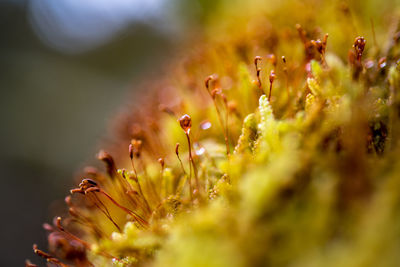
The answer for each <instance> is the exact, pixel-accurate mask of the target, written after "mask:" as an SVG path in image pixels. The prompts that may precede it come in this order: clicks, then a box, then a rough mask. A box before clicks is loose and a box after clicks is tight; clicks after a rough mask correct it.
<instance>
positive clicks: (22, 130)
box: [0, 0, 214, 266]
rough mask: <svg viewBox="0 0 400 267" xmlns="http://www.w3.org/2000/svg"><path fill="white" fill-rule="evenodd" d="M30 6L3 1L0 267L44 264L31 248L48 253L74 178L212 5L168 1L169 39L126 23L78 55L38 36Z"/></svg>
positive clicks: (140, 25)
mask: <svg viewBox="0 0 400 267" xmlns="http://www.w3.org/2000/svg"><path fill="white" fill-rule="evenodd" d="M37 1H41V0H37ZM143 1H145V0H143ZM32 2H33V1H22V0H21V1H5V0H3V1H0V34H1V40H0V94H1V96H0V137H1V138H0V179H1V193H0V206H1V216H0V218H1V220H0V236H1V243H0V266H23V265H24V261H25V259H28V258H29V259H32V261H33V262H36V263H40V262H43V261H41V260H40V259H39V258H38V257H37V256H35V255H34V254H33V252H32V244H33V243H37V244H38V246H39V247H40V248H43V249H46V248H47V241H46V233H45V231H44V230H43V228H42V224H43V223H44V222H49V221H50V220H51V219H52V216H53V215H54V214H55V213H56V211H59V209H60V206H61V205H62V203H63V199H64V197H65V195H67V194H68V192H69V189H70V188H71V187H72V186H73V177H74V174H75V173H76V171H77V170H79V168H81V167H83V166H84V165H85V163H88V162H89V163H90V162H93V161H95V160H94V155H95V153H96V152H97V151H98V149H99V147H100V145H99V143H100V142H101V139H102V138H104V137H105V136H106V135H107V127H108V125H109V122H110V120H111V119H112V117H113V114H115V113H116V112H117V111H118V109H119V108H120V106H121V105H123V103H124V101H126V97H127V96H128V95H129V96H131V95H132V92H133V90H136V89H135V88H134V86H133V85H134V84H135V81H140V77H141V76H142V75H144V74H146V77H148V76H149V75H152V74H151V72H154V75H156V72H157V71H158V70H157V68H154V66H157V65H161V64H162V62H163V61H164V60H165V59H167V58H168V57H171V56H172V55H173V52H174V48H175V47H176V44H177V43H179V42H180V40H181V39H184V38H185V34H186V33H188V32H190V29H191V27H192V26H193V25H196V23H199V22H200V21H201V20H202V19H204V14H205V13H206V12H205V10H206V9H207V6H209V5H213V4H214V3H212V1H193V2H192V3H191V4H188V3H187V2H186V3H185V2H184V1H183V2H182V3H180V2H179V1H174V6H173V8H171V10H166V11H165V12H170V13H169V14H167V15H169V16H171V14H175V17H176V16H179V14H184V15H182V16H180V17H179V20H175V22H174V23H176V24H175V25H174V27H175V28H178V29H175V30H173V32H172V33H171V32H167V33H166V32H165V31H164V32H163V30H162V29H161V30H160V29H157V28H156V27H154V26H152V25H149V24H147V23H144V22H135V23H130V24H129V26H125V27H124V28H123V29H122V30H120V31H119V32H118V34H116V35H114V36H113V37H112V38H110V39H109V40H107V41H106V42H103V43H101V44H100V45H97V46H94V47H92V48H87V47H86V48H85V51H83V52H82V51H79V53H78V52H76V51H75V52H71V51H70V50H65V51H63V50H62V49H60V48H59V47H52V46H51V43H49V42H47V43H46V42H43V38H39V37H38V35H37V30H35V29H34V27H33V25H32V21H31V19H30V13H29V12H30V9H29V7H30V4H32ZM53 2H54V1H53ZM55 2H57V1H55ZM110 2H112V1H111V0H110ZM171 3H172V1H171ZM174 12H175V13H174ZM46 19H47V23H48V24H49V25H52V23H53V22H52V20H51V16H49V17H48V18H46ZM87 19H90V18H87ZM189 22H190V23H189ZM183 24H184V25H185V27H186V28H185V29H183V28H182V27H181V28H179V27H180V25H183ZM188 25H189V26H188ZM190 25H192V26H190ZM198 25H199V24H198ZM99 27H101V25H99ZM72 43H73V42H72ZM49 44H50V45H49ZM67 45H68V43H67V44H66V46H67ZM149 72H150V74H149ZM139 93H140V92H135V94H139ZM132 101H134V99H132Z"/></svg>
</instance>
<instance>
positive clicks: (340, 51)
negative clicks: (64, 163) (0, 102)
mask: <svg viewBox="0 0 400 267" xmlns="http://www.w3.org/2000/svg"><path fill="white" fill-rule="evenodd" d="M246 2H247V1H246ZM399 7H400V3H398V2H397V1H383V2H382V1H347V2H337V1H311V0H308V1H282V2H281V1H249V2H248V3H237V2H236V1H233V2H229V1H226V2H222V3H221V4H220V5H219V6H218V8H216V9H215V10H213V12H215V14H213V15H210V17H209V18H208V19H207V20H206V22H205V24H206V26H205V31H204V35H203V36H202V37H199V40H196V41H197V42H196V44H195V45H194V47H192V48H191V49H188V51H187V52H185V53H184V54H183V55H182V56H181V57H179V58H178V59H177V60H176V61H174V62H173V64H171V67H169V68H167V69H168V73H167V75H166V76H165V77H159V80H158V81H156V82H152V83H149V84H150V85H146V86H149V87H153V88H154V90H155V93H154V94H151V95H150V96H149V97H148V98H145V97H144V98H143V99H144V100H143V101H138V102H135V108H127V110H126V111H124V112H123V114H122V115H121V117H122V118H119V119H118V120H117V123H116V125H117V126H118V128H117V133H116V134H115V139H114V142H113V143H112V145H109V148H110V149H109V151H110V154H111V155H112V156H113V157H111V156H110V155H109V154H107V153H105V154H104V153H103V154H100V155H99V158H100V159H101V160H103V161H104V162H105V163H106V166H107V171H106V172H104V173H102V172H99V171H97V170H93V169H90V170H86V174H85V176H84V177H85V178H86V177H87V178H90V179H92V180H93V181H95V184H91V183H90V182H86V183H82V184H81V185H80V187H79V188H78V189H77V190H75V193H78V194H76V196H75V194H74V195H73V196H72V198H68V200H67V204H68V205H69V208H70V213H71V209H72V211H73V212H72V213H71V216H70V217H69V218H65V220H63V222H62V226H61V225H59V224H60V222H59V223H58V224H57V223H55V226H48V229H49V231H52V232H56V233H61V234H63V235H64V236H63V237H58V238H57V239H55V238H54V236H53V237H51V238H49V242H50V252H51V253H52V255H54V256H56V257H58V258H60V260H61V261H64V262H65V263H66V264H70V265H76V266H84V265H90V264H93V265H95V266H110V265H111V264H114V265H115V266H182V267H186V266H397V265H398V263H399V262H400V253H398V252H399V249H400V162H399V160H398V158H399V157H400V147H399V138H400V124H399V119H400V112H399V111H400V96H399V90H400V67H399V66H398V63H397V60H399V59H400V54H399V52H400V51H399V49H398V47H399V43H398V41H399V36H400V33H399V32H398V31H399V28H398V26H399V25H398V19H399V16H398V11H399V10H400V9H399ZM371 21H372V23H371ZM296 24H298V25H297V26H295V25H296ZM300 25H301V26H300ZM296 28H297V29H296ZM325 33H328V34H329V37H328V38H327V39H324V35H325ZM361 36H363V37H364V38H361ZM365 40H366V43H363V42H364V41H365ZM326 41H327V42H326ZM362 44H365V47H364V46H362ZM256 56H259V57H261V59H259V60H255V57H256ZM282 56H284V60H283V59H282V58H281V57H282ZM255 61H256V64H255ZM258 70H259V71H258ZM257 72H258V73H259V75H257ZM210 75H212V76H210ZM184 114H188V115H189V116H190V123H191V125H189V122H188V121H186V120H187V117H185V118H183V117H181V116H182V115H184ZM180 118H181V119H180ZM131 140H133V141H131ZM188 141H190V147H189V145H188ZM176 143H179V146H177V145H176ZM129 144H131V146H130V147H129V151H128V145H129ZM129 153H130V154H129ZM130 156H131V159H132V161H133V164H132V163H131V161H130ZM123 168H124V169H123ZM118 169H119V170H118ZM102 192H103V193H102ZM104 192H105V193H104ZM79 193H81V194H79ZM107 195H108V196H111V198H112V199H113V200H114V201H115V202H116V203H117V204H115V203H113V201H112V200H111V199H110V198H108V197H107ZM101 203H103V204H101ZM102 205H104V207H103V206H102ZM118 205H119V206H118ZM99 206H100V207H99ZM121 207H123V208H121ZM124 208H125V209H126V210H124ZM108 217H111V219H110V218H108ZM60 227H61V228H62V229H63V230H64V231H63V230H60ZM63 227H65V228H66V229H68V230H66V229H64V228H63ZM118 228H119V229H118ZM66 232H67V233H66ZM74 237H75V238H74ZM71 242H75V243H78V244H74V245H66V244H70V243H71ZM79 244H80V245H79ZM82 246H84V251H85V255H82V253H80V254H76V255H75V254H74V255H75V257H72V256H70V257H66V256H65V255H66V254H67V253H65V252H66V251H67V252H68V251H69V252H73V251H75V250H77V249H78V248H79V249H80V250H82ZM50 261H52V260H50ZM52 262H53V263H54V261H52ZM56 264H58V263H56Z"/></svg>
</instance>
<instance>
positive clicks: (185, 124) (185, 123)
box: [179, 114, 192, 134]
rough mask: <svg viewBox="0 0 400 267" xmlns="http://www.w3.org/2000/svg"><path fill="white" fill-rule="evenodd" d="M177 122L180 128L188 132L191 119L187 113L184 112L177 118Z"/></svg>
mask: <svg viewBox="0 0 400 267" xmlns="http://www.w3.org/2000/svg"><path fill="white" fill-rule="evenodd" d="M179 124H180V125H181V128H182V129H183V131H184V132H185V133H186V134H189V133H190V129H191V127H192V119H191V118H190V116H189V115H187V114H185V115H183V116H182V117H180V119H179Z"/></svg>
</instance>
